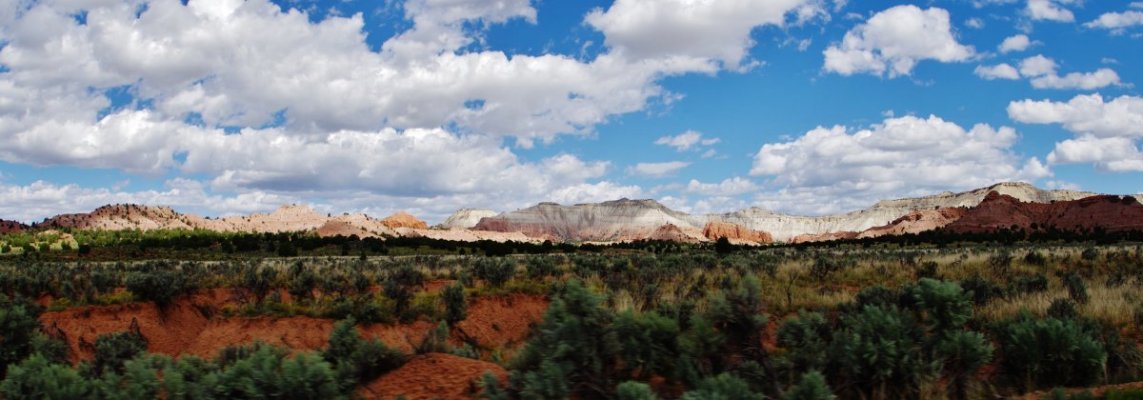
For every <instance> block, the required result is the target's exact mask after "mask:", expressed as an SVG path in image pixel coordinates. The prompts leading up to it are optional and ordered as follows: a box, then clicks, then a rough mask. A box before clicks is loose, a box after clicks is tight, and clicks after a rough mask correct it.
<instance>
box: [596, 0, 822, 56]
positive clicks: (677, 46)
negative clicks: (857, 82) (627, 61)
mask: <svg viewBox="0 0 1143 400" xmlns="http://www.w3.org/2000/svg"><path fill="white" fill-rule="evenodd" d="M823 6H824V5H823V4H821V3H820V2H817V1H807V0H768V1H761V2H759V1H741V0H736V1H691V0H617V1H615V3H614V4H612V5H611V7H610V8H609V9H607V10H606V11H605V10H603V9H598V8H597V9H595V10H593V11H591V12H590V13H588V14H587V17H586V18H585V22H586V23H587V24H588V25H590V26H592V27H594V28H595V29H598V30H599V31H600V32H603V34H604V37H605V41H604V43H605V44H606V45H607V46H608V47H610V48H611V49H613V50H614V51H616V52H617V53H618V54H622V55H623V56H625V57H630V58H633V59H635V60H648V59H651V60H662V59H669V60H672V62H673V63H679V64H685V65H702V64H709V67H710V68H712V69H716V68H717V66H716V65H713V64H712V63H717V64H720V65H722V66H724V67H726V68H730V69H744V68H749V67H751V66H753V65H754V64H753V63H751V62H749V61H748V60H747V53H746V50H747V49H749V48H750V47H752V46H753V44H754V43H753V41H752V39H751V38H750V31H751V30H753V29H754V27H756V26H760V25H778V26H781V25H784V24H786V23H787V21H788V20H790V19H793V22H795V23H800V22H805V21H806V20H808V19H812V18H815V17H818V16H822V15H825V13H826V11H825V9H824V8H823Z"/></svg>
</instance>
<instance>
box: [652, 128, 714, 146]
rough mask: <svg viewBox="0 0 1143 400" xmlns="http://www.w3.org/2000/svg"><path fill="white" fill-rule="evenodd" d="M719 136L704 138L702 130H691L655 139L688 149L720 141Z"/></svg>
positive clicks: (667, 144)
mask: <svg viewBox="0 0 1143 400" xmlns="http://www.w3.org/2000/svg"><path fill="white" fill-rule="evenodd" d="M720 141H721V139H719V138H704V137H703V134H702V132H698V131H693V130H689V131H686V132H683V133H680V134H678V135H674V136H663V137H660V138H658V139H656V140H655V144H658V145H663V146H670V147H674V148H675V150H678V151H687V150H690V149H691V148H698V147H706V146H711V145H714V144H717V143H718V142H720Z"/></svg>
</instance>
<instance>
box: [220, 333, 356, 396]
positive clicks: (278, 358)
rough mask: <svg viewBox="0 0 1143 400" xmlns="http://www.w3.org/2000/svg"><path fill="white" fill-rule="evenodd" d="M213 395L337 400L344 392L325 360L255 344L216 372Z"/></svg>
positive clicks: (304, 353)
mask: <svg viewBox="0 0 1143 400" xmlns="http://www.w3.org/2000/svg"><path fill="white" fill-rule="evenodd" d="M211 380H212V381H213V382H215V384H214V387H213V395H214V397H215V398H226V399H297V400H301V399H314V400H317V399H341V398H345V397H346V396H345V392H343V390H342V388H341V387H340V386H339V381H338V379H337V377H336V375H335V374H334V371H333V369H332V368H331V367H330V365H329V363H327V362H325V361H323V360H322V359H321V358H320V357H318V356H316V355H314V354H313V353H308V352H303V353H295V354H293V355H287V353H286V352H285V351H282V350H280V349H276V348H273V347H270V346H257V347H256V348H253V351H252V353H249V354H247V355H245V356H243V357H240V358H237V359H235V360H234V361H233V363H231V364H229V365H228V366H226V367H225V368H224V369H223V370H221V371H219V372H217V373H216V374H215V377H212V378H211Z"/></svg>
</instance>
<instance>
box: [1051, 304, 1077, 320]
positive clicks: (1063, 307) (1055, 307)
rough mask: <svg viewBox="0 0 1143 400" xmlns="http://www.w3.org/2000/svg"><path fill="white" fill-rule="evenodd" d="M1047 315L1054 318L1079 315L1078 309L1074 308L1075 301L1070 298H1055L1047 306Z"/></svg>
mask: <svg viewBox="0 0 1143 400" xmlns="http://www.w3.org/2000/svg"><path fill="white" fill-rule="evenodd" d="M1048 316H1049V317H1052V318H1055V319H1076V318H1078V317H1079V310H1078V309H1076V302H1075V301H1072V299H1055V300H1052V304H1051V305H1049V306H1048Z"/></svg>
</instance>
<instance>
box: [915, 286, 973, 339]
mask: <svg viewBox="0 0 1143 400" xmlns="http://www.w3.org/2000/svg"><path fill="white" fill-rule="evenodd" d="M906 293H907V294H908V296H909V299H910V300H911V302H912V305H913V306H914V307H915V308H916V309H917V311H918V312H919V320H920V322H921V323H923V324H925V325H928V327H929V329H930V330H931V331H932V332H935V333H937V334H942V333H944V332H948V331H950V330H953V329H960V328H961V327H962V326H964V323H965V322H967V321H968V319H969V318H971V317H972V301H971V300H970V299H969V296H968V294H966V293H964V291H963V290H961V288H960V286H959V285H957V284H956V283H952V282H945V281H938V280H935V279H929V278H924V279H921V280H920V281H918V282H917V284H916V285H915V286H911V287H909V288H907V289H906Z"/></svg>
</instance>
